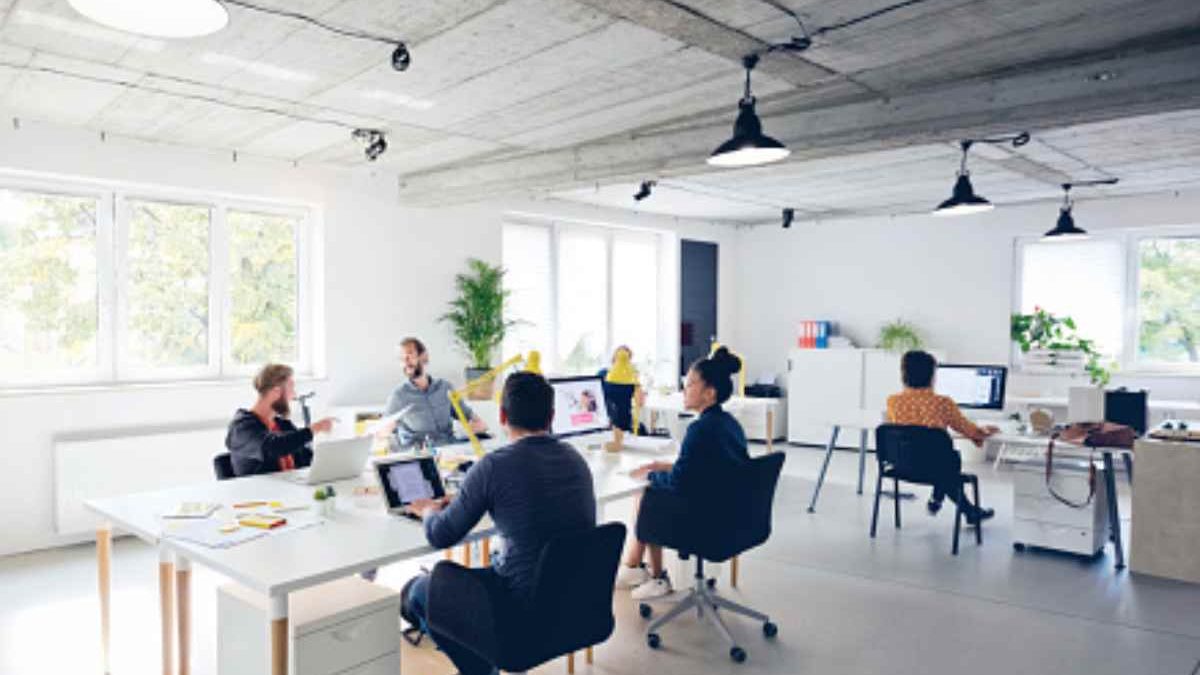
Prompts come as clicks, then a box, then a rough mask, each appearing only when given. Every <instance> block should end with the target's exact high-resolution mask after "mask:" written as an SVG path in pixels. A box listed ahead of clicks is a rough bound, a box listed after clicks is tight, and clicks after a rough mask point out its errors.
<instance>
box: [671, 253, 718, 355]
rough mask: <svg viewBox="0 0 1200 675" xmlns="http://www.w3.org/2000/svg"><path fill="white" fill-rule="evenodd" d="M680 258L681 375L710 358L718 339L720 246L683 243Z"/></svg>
mask: <svg viewBox="0 0 1200 675" xmlns="http://www.w3.org/2000/svg"><path fill="white" fill-rule="evenodd" d="M680 247H681V249H680V255H679V276H680V278H679V376H680V377H683V376H684V375H686V374H687V369H688V366H690V365H691V364H692V362H693V361H695V360H696V359H698V358H701V357H704V356H708V349H709V345H711V344H712V341H713V340H715V339H716V337H717V245H716V244H714V243H712V242H707V241H690V240H688V239H684V240H682V241H681V242H680Z"/></svg>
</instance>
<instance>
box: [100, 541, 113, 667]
mask: <svg viewBox="0 0 1200 675" xmlns="http://www.w3.org/2000/svg"><path fill="white" fill-rule="evenodd" d="M96 580H97V582H98V584H99V590H100V663H101V665H103V667H104V673H105V675H108V673H110V672H112V668H111V666H110V665H109V664H110V661H109V648H110V647H109V645H110V635H111V632H110V626H111V625H112V623H111V616H112V615H111V610H110V607H111V605H110V598H111V597H112V596H111V593H112V528H111V527H110V526H109V525H107V524H105V525H103V526H101V527H100V528H99V529H97V530H96Z"/></svg>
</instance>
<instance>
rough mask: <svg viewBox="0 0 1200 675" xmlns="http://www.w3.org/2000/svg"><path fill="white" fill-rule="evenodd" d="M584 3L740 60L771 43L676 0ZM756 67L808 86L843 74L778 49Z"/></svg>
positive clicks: (599, 0)
mask: <svg viewBox="0 0 1200 675" xmlns="http://www.w3.org/2000/svg"><path fill="white" fill-rule="evenodd" d="M577 2H580V3H581V4H584V5H588V6H590V7H594V8H595V9H597V10H599V11H601V12H605V13H607V14H610V15H612V16H615V17H619V18H622V19H625V20H626V21H630V22H632V23H636V24H638V25H640V26H643V27H645V28H649V29H650V30H653V31H655V32H657V33H661V34H663V35H666V36H669V37H672V38H674V39H676V40H679V41H680V42H683V43H685V44H689V45H692V46H695V47H698V48H700V49H703V50H705V51H707V52H710V53H712V54H716V55H717V56H722V57H725V58H727V59H730V60H732V61H734V62H735V63H740V62H741V60H742V57H743V56H745V55H746V54H749V53H751V52H760V51H762V50H763V49H765V48H766V47H767V46H768V43H766V42H763V41H762V40H761V39H759V38H757V37H754V36H753V35H751V34H750V33H747V32H745V31H742V30H738V29H736V28H732V27H730V26H727V25H725V24H723V23H721V22H720V21H717V20H716V19H714V18H712V17H710V16H707V15H706V14H704V13H703V12H701V11H699V10H696V9H694V8H692V7H689V6H687V5H685V4H684V3H682V2H678V1H677V0H577ZM756 70H758V71H760V72H763V73H767V74H769V75H771V76H773V77H777V78H779V79H781V80H783V81H784V82H788V83H790V84H794V85H796V86H798V87H804V86H809V85H813V84H817V83H820V82H825V81H828V80H832V79H839V78H841V77H842V76H841V75H840V74H839V73H837V72H836V71H834V70H831V69H830V68H827V67H825V66H822V65H820V64H817V63H814V62H812V61H810V60H808V59H805V58H804V57H802V56H800V55H798V54H790V53H786V52H776V53H774V54H772V55H770V56H769V57H766V58H763V59H762V60H761V61H760V62H759V64H758V66H757V68H756Z"/></svg>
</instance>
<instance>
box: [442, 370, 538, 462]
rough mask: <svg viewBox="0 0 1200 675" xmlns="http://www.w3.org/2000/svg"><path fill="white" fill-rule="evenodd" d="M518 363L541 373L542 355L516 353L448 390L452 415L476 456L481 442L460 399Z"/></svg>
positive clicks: (480, 448)
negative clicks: (463, 430) (477, 375)
mask: <svg viewBox="0 0 1200 675" xmlns="http://www.w3.org/2000/svg"><path fill="white" fill-rule="evenodd" d="M519 363H524V364H525V370H526V371H528V372H531V373H537V374H539V375H541V373H542V355H541V354H539V353H538V352H537V351H531V352H529V354H528V355H522V354H517V355H516V356H514V357H512V358H511V359H509V360H507V361H505V362H504V363H501V364H500V365H498V366H496V367H495V368H492V369H491V370H489V371H487V372H486V373H484V374H483V375H480V376H479V377H477V378H475V379H474V380H471V381H469V382H467V383H466V384H464V385H463V386H462V388H460V389H455V390H453V391H451V392H450V405H451V406H453V408H454V415H455V417H457V418H458V421H459V423H460V424H462V426H463V429H465V430H466V432H467V438H469V439H470V440H471V449H472V450H474V451H475V456H476V457H483V444H482V443H480V442H479V437H478V436H476V435H475V430H474V429H472V428H471V421H470V420H468V419H467V415H466V413H464V412H463V409H462V399H463V397H464V396H466V395H467V394H469V393H471V392H472V391H474V390H475V389H477V388H479V387H481V386H483V385H484V384H487V383H488V382H491V381H492V380H494V379H496V378H497V377H498V376H499V375H500V373H503V372H504V371H506V370H508V369H509V368H512V367H513V366H516V365H517V364H519ZM497 395H498V394H497Z"/></svg>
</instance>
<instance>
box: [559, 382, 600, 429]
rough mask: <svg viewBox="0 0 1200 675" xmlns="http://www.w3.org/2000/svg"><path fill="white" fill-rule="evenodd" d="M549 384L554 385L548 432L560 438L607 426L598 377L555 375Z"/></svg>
mask: <svg viewBox="0 0 1200 675" xmlns="http://www.w3.org/2000/svg"><path fill="white" fill-rule="evenodd" d="M550 386H551V387H554V421H553V422H552V423H551V427H550V433H552V434H554V435H555V436H557V437H559V438H562V437H564V436H577V435H579V434H590V433H594V432H597V431H604V430H606V429H608V427H609V421H608V406H607V405H606V403H605V400H604V384H603V383H602V382H601V381H600V378H599V377H597V376H594V375H593V376H588V377H556V378H551V379H550Z"/></svg>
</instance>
